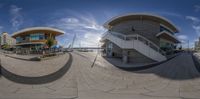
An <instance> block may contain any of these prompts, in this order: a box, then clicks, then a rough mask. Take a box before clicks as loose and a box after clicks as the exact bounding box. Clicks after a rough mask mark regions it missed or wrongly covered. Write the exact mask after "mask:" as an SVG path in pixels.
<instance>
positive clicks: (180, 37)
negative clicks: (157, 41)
mask: <svg viewBox="0 0 200 99" xmlns="http://www.w3.org/2000/svg"><path fill="white" fill-rule="evenodd" d="M176 37H177V38H178V39H179V40H180V41H181V42H182V43H185V42H186V41H187V40H188V36H187V35H177V36H176Z"/></svg>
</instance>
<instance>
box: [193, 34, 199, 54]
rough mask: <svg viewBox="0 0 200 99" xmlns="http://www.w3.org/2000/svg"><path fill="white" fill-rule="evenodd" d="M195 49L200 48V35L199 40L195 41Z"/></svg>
mask: <svg viewBox="0 0 200 99" xmlns="http://www.w3.org/2000/svg"><path fill="white" fill-rule="evenodd" d="M194 50H196V51H198V50H200V37H199V40H198V41H195V42H194Z"/></svg>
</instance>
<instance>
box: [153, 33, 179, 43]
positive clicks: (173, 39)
mask: <svg viewBox="0 0 200 99" xmlns="http://www.w3.org/2000/svg"><path fill="white" fill-rule="evenodd" d="M156 37H159V38H163V39H166V40H169V41H171V42H174V43H181V42H180V41H179V40H178V39H177V38H176V37H175V36H174V35H172V34H171V33H169V32H168V31H162V32H160V33H158V34H157V35H156Z"/></svg>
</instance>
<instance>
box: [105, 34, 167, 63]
mask: <svg viewBox="0 0 200 99" xmlns="http://www.w3.org/2000/svg"><path fill="white" fill-rule="evenodd" d="M104 40H109V41H111V42H112V43H114V44H116V45H117V46H119V47H120V48H122V49H135V50H136V51H138V52H139V53H141V54H143V55H144V56H146V57H148V58H150V59H152V60H155V61H158V62H160V61H164V60H166V59H167V58H166V57H165V55H164V53H163V52H162V51H161V50H160V48H159V47H158V46H157V45H156V44H154V43H153V42H151V41H149V40H148V39H147V38H145V37H143V36H141V35H138V34H135V35H123V34H121V33H117V32H110V31H108V32H106V33H105V34H104V35H103V36H102V39H101V41H104Z"/></svg>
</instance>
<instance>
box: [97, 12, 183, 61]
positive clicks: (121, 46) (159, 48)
mask: <svg viewBox="0 0 200 99" xmlns="http://www.w3.org/2000/svg"><path fill="white" fill-rule="evenodd" d="M104 27H105V28H106V29H108V31H107V32H106V33H105V34H104V35H103V36H102V39H101V42H102V43H103V44H102V48H103V49H104V51H103V52H104V53H106V56H107V57H118V58H121V59H122V60H123V62H124V63H127V62H133V63H151V62H156V61H159V62H160V61H164V60H166V59H167V57H166V56H167V55H170V54H173V53H174V50H175V49H176V45H177V44H178V43H180V41H179V40H178V39H177V38H176V37H175V36H174V34H175V33H178V32H179V30H178V29H177V28H176V26H175V25H174V24H172V23H171V22H170V21H169V20H167V19H165V18H163V17H161V16H157V15H152V14H146V13H135V14H126V15H122V16H117V17H114V18H112V19H110V20H109V21H107V22H106V23H105V24H104Z"/></svg>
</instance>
